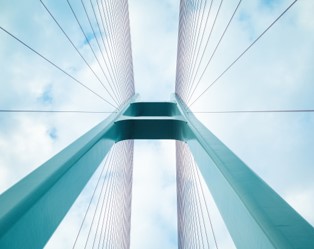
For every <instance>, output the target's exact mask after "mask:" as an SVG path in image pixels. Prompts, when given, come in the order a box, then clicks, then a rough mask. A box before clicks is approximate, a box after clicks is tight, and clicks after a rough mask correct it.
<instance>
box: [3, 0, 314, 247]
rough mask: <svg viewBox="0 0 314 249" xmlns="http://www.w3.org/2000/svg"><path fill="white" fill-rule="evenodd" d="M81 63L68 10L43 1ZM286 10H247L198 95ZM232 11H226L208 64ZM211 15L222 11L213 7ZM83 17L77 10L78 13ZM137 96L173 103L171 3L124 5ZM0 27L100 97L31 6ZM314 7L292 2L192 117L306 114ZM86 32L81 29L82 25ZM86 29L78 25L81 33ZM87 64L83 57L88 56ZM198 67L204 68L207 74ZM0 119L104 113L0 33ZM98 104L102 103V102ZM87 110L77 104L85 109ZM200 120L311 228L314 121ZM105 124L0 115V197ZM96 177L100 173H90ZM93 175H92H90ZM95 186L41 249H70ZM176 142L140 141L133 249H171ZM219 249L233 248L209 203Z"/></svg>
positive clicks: (253, 5)
mask: <svg viewBox="0 0 314 249" xmlns="http://www.w3.org/2000/svg"><path fill="white" fill-rule="evenodd" d="M45 3H47V5H48V6H49V7H50V8H51V10H52V11H53V13H55V14H56V16H57V18H58V19H60V20H62V24H63V25H64V27H65V29H66V30H67V32H69V34H70V35H71V37H72V38H73V40H74V41H75V43H76V44H77V45H78V46H79V47H80V49H81V51H82V53H84V55H86V56H87V57H88V56H90V51H89V50H88V49H87V46H86V41H85V40H84V38H83V37H81V35H80V32H79V28H78V27H77V26H76V25H74V24H73V18H72V16H71V15H70V12H69V9H68V8H67V6H66V3H65V1H45ZM290 3H291V1H287V0H277V1H267V0H252V1H243V2H242V4H241V6H240V7H239V10H238V13H237V14H236V16H235V19H234V22H233V23H232V24H231V26H230V28H229V30H228V32H227V33H226V35H225V37H224V40H223V42H222V44H221V46H220V48H219V50H218V51H217V53H216V55H215V57H214V60H213V62H212V65H211V67H210V68H209V70H208V71H207V72H206V74H205V76H204V80H202V81H201V84H200V86H199V88H198V89H197V91H196V93H195V96H198V94H200V93H201V92H202V91H203V90H204V89H205V88H206V87H207V86H208V84H209V83H210V82H212V80H213V79H215V78H216V77H217V76H218V75H219V73H220V72H222V71H223V69H224V68H226V67H227V66H228V65H229V64H230V63H231V62H232V60H233V59H234V58H236V57H237V55H239V54H240V53H241V52H242V51H243V50H244V49H245V48H246V47H247V46H248V45H249V44H250V43H251V42H252V41H253V40H254V39H255V37H257V36H258V35H259V34H260V33H261V32H262V31H263V30H264V29H265V28H266V27H267V26H268V25H269V24H270V23H271V22H272V21H273V20H274V19H275V18H276V17H277V16H278V15H279V14H280V13H281V12H282V11H283V10H284V9H285V8H286V6H288V5H289V4H290ZM236 4H237V1H235V0H230V1H225V2H224V3H223V5H222V9H221V16H219V18H218V19H217V26H216V28H215V32H214V33H213V37H212V42H211V43H210V45H209V48H208V53H207V54H206V55H205V60H204V61H206V58H208V56H209V55H210V51H212V49H213V46H214V45H215V42H217V41H218V39H219V36H220V34H221V32H222V30H223V27H224V26H225V25H226V22H227V20H228V19H227V18H225V17H229V16H230V15H231V14H232V11H233V9H234V7H235V6H236ZM213 6H214V8H217V6H218V1H214V5H213ZM75 8H77V10H78V11H82V10H81V8H80V5H79V1H77V3H76V4H75ZM129 11H130V25H131V38H132V50H133V59H134V75H135V88H136V92H137V93H139V94H140V100H142V101H165V100H170V95H171V94H172V93H173V92H174V86H175V73H176V53H177V37H178V18H179V17H178V16H179V1H177V0H160V1H153V0H150V1H149V0H130V1H129ZM0 12H1V14H0V26H1V27H4V28H6V29H8V30H9V31H10V32H12V33H14V34H15V35H17V36H18V37H20V38H22V39H23V41H25V42H26V43H28V44H30V45H31V46H33V47H34V48H36V50H38V51H40V52H42V53H43V54H45V55H46V56H47V57H48V58H50V59H51V60H53V61H55V62H56V63H58V64H59V65H61V66H62V67H64V68H66V69H67V70H69V71H70V72H71V73H73V74H74V75H75V76H77V77H78V78H80V79H81V80H82V81H84V82H88V84H89V85H90V86H91V87H93V89H96V90H97V91H103V90H102V89H101V87H100V86H99V85H98V83H97V81H96V80H95V79H94V78H93V76H92V74H91V73H90V72H89V71H88V70H87V68H86V66H85V65H84V63H83V62H82V61H81V60H80V58H79V56H78V55H77V54H76V52H75V51H73V49H72V48H71V46H70V44H69V43H68V42H67V40H66V39H65V38H64V36H63V35H62V33H61V32H60V30H59V29H58V28H57V26H56V25H55V24H54V23H53V22H52V20H51V18H50V16H49V15H48V14H47V12H45V10H44V8H43V7H42V6H41V4H40V2H39V1H35V0H29V1H22V2H21V1H17V0H13V1H5V0H2V1H0ZM313 12H314V3H313V1H311V0H299V1H298V2H297V3H296V4H295V5H294V6H293V8H292V9H291V10H289V11H288V12H287V14H286V15H285V16H284V17H283V18H282V19H280V21H279V22H278V23H277V24H276V25H275V26H274V27H273V28H272V29H271V30H269V32H267V34H265V36H263V37H262V39H261V40H260V41H258V43H257V44H255V45H254V46H253V47H252V49H251V50H250V51H249V52H248V53H247V54H245V56H243V58H241V60H240V61H239V62H238V63H237V64H236V65H235V66H234V67H233V68H232V69H231V70H230V71H228V73H226V74H225V75H224V77H223V78H221V79H220V80H219V81H218V82H217V84H215V86H213V87H212V88H211V89H210V90H209V91H208V92H207V93H206V94H204V95H203V96H202V97H201V98H200V99H199V100H198V101H197V102H195V104H193V105H192V106H191V108H192V110H193V111H196V112H197V111H200V112H206V111H220V110H272V109H313V107H314V100H313V94H314V87H313V82H314V73H313V72H314V70H313V65H314V52H313V50H314V48H313V44H314V32H313V31H314V19H313V18H312V13H313ZM83 23H84V25H87V20H84V21H83ZM84 27H86V26H84ZM88 58H91V57H88ZM203 65H204V64H203ZM0 82H1V83H0V93H1V95H0V96H1V97H0V109H32V108H33V109H50V110H57V109H60V110H99V111H111V110H112V108H111V107H110V106H108V105H106V104H104V103H103V102H101V101H99V100H97V99H96V98H94V97H93V95H91V94H90V93H88V92H86V91H85V90H84V89H82V88H80V87H78V86H77V85H76V84H75V83H73V81H72V80H71V79H69V78H68V77H67V76H65V75H63V74H62V73H60V72H59V71H57V70H56V69H54V68H52V67H51V66H50V65H49V64H47V63H46V62H45V61H43V60H42V59H41V58H39V57H38V56H37V55H35V54H33V53H32V52H30V51H29V50H26V49H25V48H24V47H22V46H21V45H20V44H19V43H17V42H16V41H14V40H12V38H10V37H9V36H8V35H7V34H5V33H4V32H2V31H1V30H0ZM102 94H104V95H105V93H104V92H102ZM82 100H83V101H82ZM196 115H197V117H198V118H199V119H200V120H201V121H202V122H203V123H204V124H205V125H206V126H207V127H208V128H209V129H210V130H211V131H212V132H213V133H214V134H215V135H216V136H217V137H218V138H220V139H221V140H222V141H223V142H224V143H225V144H226V145H227V146H228V147H230V148H231V150H232V151H233V152H235V153H236V154H237V155H238V156H239V157H240V158H241V159H242V160H243V161H244V162H245V163H247V165H249V167H250V168H252V169H253V170H254V171H255V172H256V173H257V174H258V175H259V176H261V177H262V178H263V179H264V180H265V181H266V182H267V183H268V184H269V185H270V186H271V187H272V188H273V189H274V190H275V191H276V192H277V193H279V194H280V195H281V196H282V197H283V198H284V199H285V200H286V201H287V202H288V203H289V204H290V205H291V206H292V207H293V208H295V209H296V210H297V211H298V212H299V213H300V214H301V215H302V216H303V217H304V218H305V219H306V220H308V222H309V223H311V224H312V225H314V212H313V209H314V182H313V178H314V165H313V162H314V154H313V148H314V130H313V126H314V114H313V113H294V114H291V113H284V114H279V113H272V114H269V113H268V114H208V113H207V114H206V113H198V114H196ZM105 117H106V114H14V113H11V114H8V113H1V114H0V193H1V192H3V191H5V190H6V189H7V188H9V187H10V186H12V185H13V184H14V183H16V182H17V181H18V180H19V179H21V178H22V177H24V176H25V175H27V174H28V173H30V172H31V171H32V170H34V169H35V168H36V167H38V166H39V165H40V164H42V163H43V162H45V161H46V160H47V159H48V158H50V157H51V156H53V155H55V154H56V153H57V152H59V151H60V150H62V149H63V148H64V147H66V146H67V145H68V144H70V143H71V142H73V141H74V140H75V139H76V138H78V137H79V136H80V135H82V134H84V133H85V132H86V131H88V130H89V129H90V128H92V127H93V126H95V125H96V124H97V123H99V122H100V121H101V120H103V119H104V118H105ZM96 174H97V172H96ZM96 174H95V176H96ZM94 184H95V178H92V179H91V181H90V183H89V184H88V185H87V187H86V189H85V190H84V191H83V193H82V195H81V196H80V197H79V198H78V200H77V202H76V203H75V204H74V206H73V208H72V209H71V210H70V212H69V214H68V216H67V217H66V218H65V220H64V222H63V223H62V224H61V226H60V228H59V229H58V230H57V231H56V233H55V234H54V236H53V237H52V238H51V240H50V241H49V242H48V244H47V246H46V248H69V246H71V245H72V244H73V239H74V237H75V235H76V230H75V229H74V227H78V226H79V224H80V221H81V219H82V210H85V208H86V205H87V204H86V203H87V201H86V200H88V197H89V196H90V190H91V189H92V187H93V186H94ZM175 197H176V192H175V143H174V141H136V142H135V152H134V186H133V203H132V212H133V213H132V215H133V216H132V228H131V248H138V249H141V248H170V249H171V248H177V238H176V232H177V231H176V210H175V208H176V201H175ZM208 199H209V203H210V207H211V210H212V216H213V218H212V219H213V223H214V224H215V227H216V233H217V240H218V245H219V247H220V248H234V245H233V243H232V240H231V238H230V236H229V235H228V232H227V231H226V228H225V227H224V225H223V222H222V220H221V217H220V216H219V212H218V210H217V209H216V207H215V205H214V203H213V201H212V199H211V197H210V196H209V195H208Z"/></svg>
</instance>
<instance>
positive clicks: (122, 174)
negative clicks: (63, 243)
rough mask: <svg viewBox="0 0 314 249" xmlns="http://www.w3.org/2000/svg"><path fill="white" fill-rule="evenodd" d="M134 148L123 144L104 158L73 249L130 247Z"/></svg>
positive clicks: (119, 144)
mask: <svg viewBox="0 0 314 249" xmlns="http://www.w3.org/2000/svg"><path fill="white" fill-rule="evenodd" d="M133 149H134V142H133V140H132V141H131V140H128V141H123V142H120V143H117V144H115V145H114V147H113V148H112V149H111V151H110V153H109V154H108V155H107V157H106V159H105V162H104V164H103V166H102V168H101V172H100V174H99V177H98V180H97V183H96V186H95V188H94V191H93V194H92V197H91V199H90V202H89V205H88V207H87V209H86V212H85V215H84V218H83V221H82V223H81V226H80V228H79V231H78V233H77V236H76V239H75V242H74V244H73V248H130V226H131V202H132V174H133Z"/></svg>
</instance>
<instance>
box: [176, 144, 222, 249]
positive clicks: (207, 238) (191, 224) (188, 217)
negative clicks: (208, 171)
mask: <svg viewBox="0 0 314 249" xmlns="http://www.w3.org/2000/svg"><path fill="white" fill-rule="evenodd" d="M176 164H177V167H176V174H177V210H178V213H177V215H178V245H179V246H178V248H180V249H181V248H182V249H184V248H200V249H204V248H218V245H217V240H216V236H215V233H214V229H213V225H212V221H211V218H210V214H209V208H208V204H207V202H206V198H205V191H204V188H203V186H202V182H201V175H200V173H199V170H198V167H197V166H196V164H195V162H194V159H193V156H192V154H191V152H190V150H189V148H188V145H187V144H185V143H183V142H179V141H177V142H176Z"/></svg>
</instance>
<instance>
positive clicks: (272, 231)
mask: <svg viewBox="0 0 314 249" xmlns="http://www.w3.org/2000/svg"><path fill="white" fill-rule="evenodd" d="M177 101H178V104H179V108H180V111H181V112H182V113H183V115H184V116H185V118H186V120H187V121H188V127H187V130H186V135H185V138H186V140H187V143H188V145H189V147H190V149H191V151H192V153H193V156H194V159H195V161H196V162H197V164H198V167H199V169H200V171H201V173H202V175H203V177H204V179H205V182H206V184H207V186H208V188H209V189H210V191H211V193H212V195H213V197H214V200H215V202H216V204H217V206H218V208H219V211H220V213H221V215H222V217H223V219H224V221H225V224H226V226H227V228H228V230H229V232H230V234H231V236H232V238H233V240H234V243H235V245H236V246H237V248H248V249H250V248H265V249H266V248H267V249H268V248H282V249H289V248H291V249H292V248H302V249H305V248H308V249H310V248H314V229H313V227H312V226H311V225H310V224H309V223H308V222H307V221H306V220H305V219H304V218H302V217H301V216H300V215H299V214H298V213H297V212H296V211H295V210H294V209H293V208H292V207H290V206H289V205H288V204H287V203H286V202H285V201H284V200H283V199H282V198H281V197H280V196H279V195H278V194H277V193H275V191H274V190H272V189H271V188H270V187H269V186H268V185H267V184H266V183H265V182H264V181H263V180H262V179H261V178H260V177H258V176H257V175H256V174H255V173H254V172H253V171H252V170H251V169H250V168H249V167H248V166H247V165H245V164H244V163H243V162H242V161H241V160H240V159H239V158H238V157H237V156H236V155H235V154H234V153H233V152H232V151H230V150H229V149H228V148H227V147H226V146H225V145H224V144H223V143H222V142H221V141H220V140H219V139H218V138H216V137H215V136H214V135H213V134H212V133H211V132H210V131H209V130H208V129H207V128H206V127H205V126H204V125H202V124H201V123H200V122H199V121H198V120H197V119H196V118H195V116H194V115H193V114H192V113H191V112H187V111H186V110H188V108H187V107H186V106H184V103H182V102H181V101H180V99H178V98H177Z"/></svg>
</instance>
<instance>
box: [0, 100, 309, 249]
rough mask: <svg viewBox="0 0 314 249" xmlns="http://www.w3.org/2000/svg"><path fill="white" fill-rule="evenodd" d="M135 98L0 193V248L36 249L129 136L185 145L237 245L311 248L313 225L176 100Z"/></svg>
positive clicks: (51, 232)
mask: <svg viewBox="0 0 314 249" xmlns="http://www.w3.org/2000/svg"><path fill="white" fill-rule="evenodd" d="M135 98H136V97H134V98H133V99H132V100H130V102H129V103H128V104H126V106H125V107H124V108H122V109H121V110H119V111H118V112H117V113H115V114H112V115H111V116H110V117H109V118H107V119H106V120H104V121H103V122H102V123H100V124H99V125H97V126H96V127H95V128H93V129H92V130H90V131H89V132H88V133H86V134H85V135H83V136H82V137H81V138H79V139H78V140H76V141H75V142H74V143H72V144H71V145H69V146H68V147H67V148H65V149H64V150H63V151H61V152H60V153H59V154H57V155H56V156H54V157H53V158H51V159H50V160H48V161H47V162H46V163H44V164H43V165H42V166H40V167H39V168H37V169H36V170H35V171H33V172H32V173H31V174H29V175H28V176H26V177H25V178H24V179H22V180H21V181H20V182H18V183H17V184H15V185H14V186H13V187H12V188H10V189H9V190H7V191H6V192H5V193H3V194H2V195H1V196H0V248H3V249H6V248H13V249H14V248H32V249H33V248H35V249H36V248H42V247H43V246H44V245H45V243H46V242H47V241H48V240H49V238H50V236H51V235H52V234H53V232H54V231H55V229H56V228H57V226H58V225H59V223H60V222H61V220H62V219H63V217H64V216H65V215H66V213H67V211H68V210H69V209H70V207H71V205H72V204H73V203H74V201H75V199H76V198H77V196H78V195H79V193H80V192H81V191H82V189H83V188H84V186H85V184H86V183H87V181H88V180H89V178H90V177H91V176H92V174H93V173H94V172H95V170H96V169H97V167H98V165H99V164H100V162H101V161H102V160H103V158H104V157H105V155H106V154H107V153H108V151H109V150H110V148H111V146H112V145H113V144H114V143H115V142H119V141H122V140H127V139H175V140H180V141H185V142H187V143H188V145H189V147H190V149H191V151H192V153H193V155H194V158H195V160H196V162H197V164H198V166H199V168H200V171H201V173H202V175H203V177H204V179H205V182H206V184H207V185H208V187H209V189H210V191H211V192H212V195H213V197H214V199H215V201H216V203H217V206H218V207H219V210H220V212H221V214H222V216H223V218H224V221H225V223H226V225H227V227H228V229H229V231H230V234H231V236H232V238H233V240H234V242H235V244H236V246H237V247H238V248H314V230H313V227H312V226H311V225H310V224H309V223H307V222H306V221H305V220H304V219H303V218H302V217H301V216H300V215H299V214H298V213H297V212H295V211H294V210H293V209H292V208H291V207H290V206H289V205H288V204H287V203H286V202H285V201H284V200H283V199H282V198H281V197H280V196H278V195H277V194H276V193H275V192H274V191H273V190H272V189H271V188H270V187H269V186H268V185H267V184H266V183H265V182H264V181H263V180H261V179H260V178H259V177H258V176H257V175H256V174H255V173H254V172H253V171H251V170H250V169H249V168H248V167H247V166H246V165H245V164H244V163H243V162H242V161H241V160H240V159H239V158H238V157H237V156H236V155H234V154H233V153H232V152H231V151H230V150H229V149H228V148H227V147H226V146H225V145H224V144H223V143H222V142H221V141H219V140H218V139H217V138H216V137H215V136H214V135H213V134H212V133H211V132H210V131H209V130H208V129H207V128H206V127H205V126H203V125H202V124H201V123H200V122H199V121H198V120H197V119H196V118H195V117H194V115H193V114H191V113H190V112H188V111H187V110H188V108H187V107H186V106H184V104H183V103H182V102H181V101H180V100H179V99H177V98H174V102H162V103H153V102H148V103H141V102H134V100H135ZM87 165H88V167H87ZM78 179H79V180H78ZM65 189H66V191H64V190H65Z"/></svg>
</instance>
